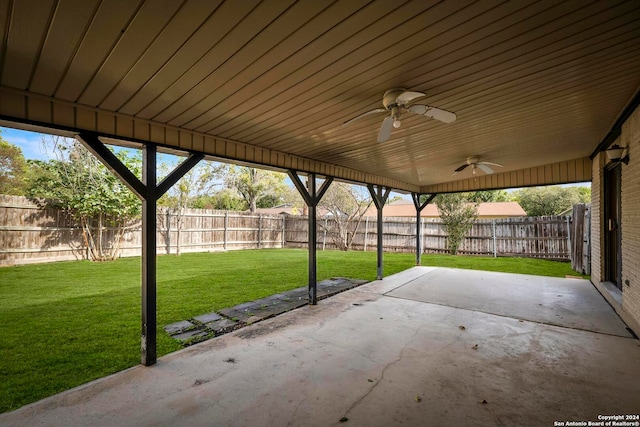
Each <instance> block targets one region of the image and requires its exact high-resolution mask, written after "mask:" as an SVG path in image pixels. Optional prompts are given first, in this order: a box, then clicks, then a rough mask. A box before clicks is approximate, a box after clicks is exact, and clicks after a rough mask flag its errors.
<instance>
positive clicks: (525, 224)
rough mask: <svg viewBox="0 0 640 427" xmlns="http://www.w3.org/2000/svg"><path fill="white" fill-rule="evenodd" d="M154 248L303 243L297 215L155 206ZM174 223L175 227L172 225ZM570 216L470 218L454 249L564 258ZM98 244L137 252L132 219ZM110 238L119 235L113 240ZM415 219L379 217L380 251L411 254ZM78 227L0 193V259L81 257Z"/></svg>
mask: <svg viewBox="0 0 640 427" xmlns="http://www.w3.org/2000/svg"><path fill="white" fill-rule="evenodd" d="M157 215H158V217H157V219H158V231H157V233H158V235H157V242H158V246H157V253H158V254H176V253H179V252H182V253H186V252H207V251H219V250H234V249H258V248H283V247H289V248H306V247H307V242H308V234H307V230H308V229H307V226H308V223H307V218H306V217H305V216H282V215H276V216H268V215H257V214H248V213H241V212H232V211H216V210H200V209H193V210H187V211H186V212H185V213H184V215H183V216H182V217H179V216H178V215H176V214H175V213H171V212H166V211H159V212H158V214H157ZM179 223H180V224H181V225H180V227H178V224H179ZM337 229H338V228H337V227H336V226H335V223H334V221H333V220H332V219H331V218H319V219H318V235H317V241H318V249H320V250H322V249H335V248H337V247H338V245H337V242H338V241H339V240H340V237H342V239H343V240H344V236H338V235H337ZM570 229H571V217H565V216H552V217H520V218H508V219H495V220H492V219H485V220H478V221H476V222H475V223H474V225H473V227H472V229H471V231H470V232H469V234H468V236H467V237H466V238H465V240H464V241H463V242H462V246H461V248H460V250H459V253H460V254H469V255H485V256H519V257H535V258H544V259H552V260H567V261H568V260H569V259H570V254H571V246H570V241H571V239H570V237H569V236H570ZM348 230H350V231H349V233H351V234H352V235H351V236H349V237H350V239H349V241H351V249H352V250H364V251H375V250H377V248H376V241H377V224H376V218H375V217H373V218H364V219H363V220H362V221H361V223H360V225H359V226H358V227H357V229H356V226H355V223H353V224H350V227H349V228H348ZM102 232H103V238H102V242H103V244H105V245H113V244H119V245H120V253H119V256H137V255H139V254H140V250H141V240H140V239H141V231H140V223H139V222H135V223H132V224H129V225H127V227H126V230H125V232H124V234H123V235H122V237H117V236H118V233H117V232H116V230H115V229H110V228H104V229H103V230H102ZM421 233H422V242H423V243H422V252H423V253H447V252H448V251H447V233H446V231H445V229H444V226H443V225H442V223H441V222H440V221H439V220H431V219H423V221H422V227H421ZM114 239H119V241H118V242H114ZM415 245H416V222H415V218H385V219H384V224H383V248H384V250H385V251H387V252H409V253H411V252H415V250H416V248H415ZM87 256H88V254H87V246H86V242H85V240H84V239H83V236H82V229H81V228H80V227H79V225H78V224H75V223H74V222H73V221H72V220H71V219H70V217H69V216H68V215H66V214H65V213H64V212H62V211H59V210H55V209H42V208H41V207H40V206H39V205H38V204H37V203H35V202H33V201H31V200H29V199H27V198H24V197H19V196H0V265H13V264H27V263H38V262H47V261H61V260H78V259H86V258H87Z"/></svg>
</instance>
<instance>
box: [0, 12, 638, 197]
mask: <svg viewBox="0 0 640 427" xmlns="http://www.w3.org/2000/svg"><path fill="white" fill-rule="evenodd" d="M0 49H1V50H0V119H4V120H6V121H12V122H16V123H22V124H25V123H31V124H33V123H35V124H39V125H50V126H51V127H53V128H58V129H72V130H73V129H75V130H88V131H95V132H99V133H101V134H104V135H108V136H111V137H116V138H122V139H129V140H139V141H151V142H155V143H158V144H160V145H164V146H168V147H177V148H183V149H187V150H193V151H201V152H204V153H205V154H208V155H211V156H216V157H225V158H229V159H233V160H238V161H246V162H251V163H256V164H263V165H268V166H273V167H278V168H282V169H296V170H301V171H306V172H313V173H319V174H326V175H332V176H335V177H337V178H341V179H347V180H354V181H362V182H368V183H372V184H379V185H387V186H391V187H393V188H396V189H400V190H406V191H414V192H433V191H444V190H449V191H455V190H462V189H469V188H480V187H484V188H496V187H509V186H520V185H536V184H548V183H561V182H574V181H584V180H590V178H591V166H590V160H589V156H590V155H591V154H592V153H593V152H594V150H595V149H596V148H597V147H598V145H599V143H600V142H601V141H603V139H604V138H605V136H606V135H607V133H608V132H609V131H610V130H611V128H612V126H613V124H614V122H615V121H616V118H617V117H618V116H619V115H620V114H621V112H622V111H623V110H624V108H625V106H626V105H627V104H628V103H629V102H630V100H631V99H632V98H633V96H634V94H635V93H636V92H637V90H638V88H639V87H640V72H638V70H639V69H640V2H638V1H636V0H631V1H614V0H610V1H597V2H590V1H585V0H577V1H567V2H560V1H553V0H543V1H532V0H520V1H511V2H509V1H492V0H487V1H481V2H472V1H463V0H457V1H450V2H436V1H427V0H416V1H403V0H395V1H369V0H343V1H335V2H331V1H315V0H308V1H298V2H296V1H292V0H267V1H262V2H260V1H257V0H243V1H226V2H223V1H213V0H207V1H195V0H189V1H177V0H146V1H144V0H136V1H134V0H103V1H99V0H78V1H72V0H0ZM394 87H403V88H406V89H410V90H413V91H421V92H424V93H426V94H427V96H426V97H425V98H424V100H421V101H424V103H427V104H429V105H433V106H437V107H441V108H444V109H447V110H450V111H454V112H455V113H457V117H458V118H457V121H456V122H455V123H452V124H443V123H440V122H438V121H435V120H432V119H428V118H425V117H417V116H414V117H409V116H407V117H406V118H403V121H402V126H401V127H400V128H399V129H395V130H393V132H392V134H391V139H390V140H389V141H387V142H384V143H378V142H376V136H377V133H378V129H379V127H380V124H381V121H382V118H383V117H384V115H370V116H367V117H366V118H364V119H362V120H360V121H357V122H355V123H353V124H352V125H350V126H347V127H342V126H341V124H342V123H343V122H344V121H345V120H347V119H349V118H352V117H354V116H356V115H358V114H360V113H363V112H365V111H367V110H370V109H373V108H378V107H381V106H382V104H381V100H382V94H383V93H384V92H385V91H386V90H387V89H389V88H394ZM19 126H21V125H19ZM471 155H477V156H479V157H480V159H481V160H489V161H492V162H498V163H502V164H504V168H497V169H499V173H496V174H494V175H491V176H484V175H483V174H482V173H480V174H479V175H478V177H477V178H476V179H474V178H473V177H472V175H471V171H470V170H469V169H470V168H467V170H466V171H464V172H463V173H459V174H457V175H455V176H452V172H453V171H454V169H455V168H456V167H458V166H459V165H461V164H462V163H464V162H465V159H466V158H467V157H468V156H471Z"/></svg>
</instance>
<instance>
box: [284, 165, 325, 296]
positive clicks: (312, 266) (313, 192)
mask: <svg viewBox="0 0 640 427" xmlns="http://www.w3.org/2000/svg"><path fill="white" fill-rule="evenodd" d="M289 177H290V178H291V181H292V182H293V185H295V187H296V188H297V189H298V192H299V193H300V195H301V196H302V198H303V199H304V202H305V204H306V205H307V206H308V208H309V256H308V258H309V304H310V305H316V304H317V303H318V298H317V280H316V272H317V259H316V252H317V244H318V241H317V239H318V236H317V220H316V208H317V206H318V203H320V200H322V196H324V193H326V192H327V190H328V189H329V186H330V185H331V182H333V177H330V176H327V177H325V180H324V182H323V183H322V186H321V187H320V189H317V188H316V174H315V173H311V174H309V176H308V179H307V186H306V187H305V185H304V184H303V183H302V181H301V180H300V177H299V176H298V173H297V172H296V171H294V170H289Z"/></svg>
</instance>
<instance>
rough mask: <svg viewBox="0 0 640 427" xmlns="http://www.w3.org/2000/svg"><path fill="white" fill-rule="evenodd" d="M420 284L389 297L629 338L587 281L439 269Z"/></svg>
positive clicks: (408, 284) (400, 290) (616, 316)
mask: <svg viewBox="0 0 640 427" xmlns="http://www.w3.org/2000/svg"><path fill="white" fill-rule="evenodd" d="M421 279H422V280H415V281H411V282H408V283H406V284H404V285H402V286H400V287H398V288H396V289H394V290H393V291H391V292H388V293H387V295H389V296H393V297H397V298H404V299H411V300H415V301H422V302H428V303H434V304H441V305H446V306H449V307H457V308H464V309H467V310H475V311H482V312H485V313H490V314H498V315H500V316H508V317H513V318H517V319H524V320H531V321H534V322H541V323H547V324H550V325H557V326H564V327H567V328H575V329H583V330H587V331H594V332H601V333H605V334H610V335H618V336H622V337H631V334H630V333H629V332H628V331H627V329H626V325H625V324H624V322H622V320H620V318H619V317H618V315H617V314H616V313H615V312H614V311H613V310H612V309H611V307H610V306H609V305H608V304H607V303H606V302H605V300H604V299H603V298H602V296H601V295H600V294H599V293H598V291H597V290H596V288H595V287H594V286H593V285H592V284H591V283H590V282H589V281H588V280H582V279H561V278H556V277H540V276H531V275H525V274H508V273H495V272H486V271H485V272H479V271H475V270H460V269H449V268H438V269H436V270H433V271H431V272H429V273H428V276H421Z"/></svg>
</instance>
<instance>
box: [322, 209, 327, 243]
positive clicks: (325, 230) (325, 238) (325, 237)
mask: <svg viewBox="0 0 640 427" xmlns="http://www.w3.org/2000/svg"><path fill="white" fill-rule="evenodd" d="M326 246H327V217H324V234H323V236H322V250H323V251H324V249H325V247H326Z"/></svg>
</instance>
